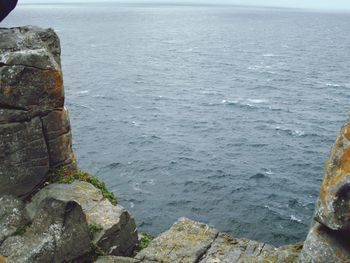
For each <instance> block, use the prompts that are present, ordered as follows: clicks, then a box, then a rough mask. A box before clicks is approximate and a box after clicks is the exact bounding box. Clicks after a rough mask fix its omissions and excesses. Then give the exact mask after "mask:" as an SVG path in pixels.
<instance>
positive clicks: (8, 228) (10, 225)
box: [0, 196, 28, 262]
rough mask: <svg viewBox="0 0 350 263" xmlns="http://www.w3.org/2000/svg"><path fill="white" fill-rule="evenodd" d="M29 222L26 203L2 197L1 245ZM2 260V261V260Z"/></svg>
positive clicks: (0, 204)
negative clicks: (25, 208)
mask: <svg viewBox="0 0 350 263" xmlns="http://www.w3.org/2000/svg"><path fill="white" fill-rule="evenodd" d="M27 223H28V218H27V217H26V215H25V210H24V203H23V202H22V201H21V200H19V199H17V198H15V197H13V196H3V197H0V245H1V243H2V242H3V241H4V240H5V239H6V238H7V237H9V236H11V235H13V234H14V233H15V232H16V231H17V229H18V228H19V227H21V226H24V225H25V224H27ZM0 262H1V261H0Z"/></svg>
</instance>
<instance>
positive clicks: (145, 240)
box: [136, 232, 155, 251]
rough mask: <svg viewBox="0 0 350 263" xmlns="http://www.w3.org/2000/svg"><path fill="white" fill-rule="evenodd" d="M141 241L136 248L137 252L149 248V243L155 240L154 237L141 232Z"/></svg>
mask: <svg viewBox="0 0 350 263" xmlns="http://www.w3.org/2000/svg"><path fill="white" fill-rule="evenodd" d="M140 235H141V240H140V242H139V244H138V246H137V248H136V251H141V250H142V249H145V248H146V247H148V245H149V243H151V241H152V240H153V239H154V238H155V237H154V236H152V235H150V234H147V233H144V232H141V233H140Z"/></svg>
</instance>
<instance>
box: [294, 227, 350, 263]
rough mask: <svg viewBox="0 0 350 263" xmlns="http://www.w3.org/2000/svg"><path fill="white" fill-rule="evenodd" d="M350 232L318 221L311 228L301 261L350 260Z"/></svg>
mask: <svg viewBox="0 0 350 263" xmlns="http://www.w3.org/2000/svg"><path fill="white" fill-rule="evenodd" d="M349 234H350V233H349V232H345V233H342V232H339V231H334V230H331V229H329V228H327V227H325V226H323V225H321V224H318V223H316V224H315V225H314V226H313V227H312V228H311V230H310V232H309V234H308V236H307V238H306V241H305V244H304V248H303V251H302V253H301V255H300V262H301V263H330V262H332V263H344V262H350V240H349Z"/></svg>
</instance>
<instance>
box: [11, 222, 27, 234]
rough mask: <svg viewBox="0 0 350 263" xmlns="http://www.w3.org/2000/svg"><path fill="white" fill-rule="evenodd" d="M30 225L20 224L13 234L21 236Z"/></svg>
mask: <svg viewBox="0 0 350 263" xmlns="http://www.w3.org/2000/svg"><path fill="white" fill-rule="evenodd" d="M30 225H31V224H25V225H20V226H19V227H18V228H17V230H16V232H15V233H14V234H13V235H15V236H22V235H23V234H24V233H25V232H27V229H28V227H30Z"/></svg>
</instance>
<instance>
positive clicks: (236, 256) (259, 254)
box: [136, 218, 302, 263]
mask: <svg viewBox="0 0 350 263" xmlns="http://www.w3.org/2000/svg"><path fill="white" fill-rule="evenodd" d="M301 247H302V246H301V245H300V244H298V245H294V246H285V247H280V248H276V247H273V246H271V245H268V244H265V243H260V242H257V241H253V240H249V239H244V238H234V237H231V236H229V235H228V234H225V233H218V231H217V230H216V229H214V228H212V227H209V226H208V225H206V224H202V223H198V222H194V221H191V220H189V219H186V218H181V219H179V220H178V221H177V222H176V223H175V224H174V225H173V226H172V227H171V228H170V230H168V231H166V232H165V233H163V234H162V235H160V236H159V237H157V238H156V239H154V240H153V241H152V242H151V243H150V245H149V246H148V247H147V248H145V249H144V250H142V251H141V252H140V253H139V254H137V255H136V258H137V259H139V260H141V262H147V263H148V262H169V263H170V262H200V263H218V262H220V263H233V262H235V263H286V262H288V263H296V262H298V258H299V255H300V252H301Z"/></svg>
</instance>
